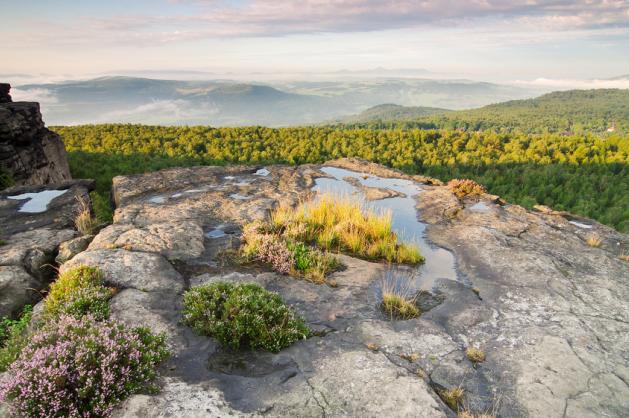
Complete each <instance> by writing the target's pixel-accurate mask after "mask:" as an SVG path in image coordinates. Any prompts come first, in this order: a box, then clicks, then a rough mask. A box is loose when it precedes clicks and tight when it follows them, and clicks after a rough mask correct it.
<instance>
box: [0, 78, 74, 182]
mask: <svg viewBox="0 0 629 418" xmlns="http://www.w3.org/2000/svg"><path fill="white" fill-rule="evenodd" d="M9 89H10V86H9V85H8V84H0V167H2V168H3V169H5V170H7V171H8V172H9V174H10V175H11V177H12V178H13V180H14V181H15V184H17V185H35V184H47V183H58V182H62V181H67V180H70V179H71V178H72V177H71V176H70V167H69V166H68V161H67V159H66V151H65V147H64V145H63V141H62V140H61V137H60V136H59V135H57V134H56V133H54V132H52V131H50V130H48V129H46V127H45V126H44V122H43V121H42V117H41V113H40V111H39V103H29V102H17V103H14V102H11V96H10V95H9Z"/></svg>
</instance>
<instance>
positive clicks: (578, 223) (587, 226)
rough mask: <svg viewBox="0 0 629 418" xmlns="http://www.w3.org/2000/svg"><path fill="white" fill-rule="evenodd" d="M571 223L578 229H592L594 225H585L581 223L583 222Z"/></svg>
mask: <svg viewBox="0 0 629 418" xmlns="http://www.w3.org/2000/svg"><path fill="white" fill-rule="evenodd" d="M569 223H571V224H572V225H574V226H576V227H577V228H581V229H592V225H588V224H584V223H581V222H577V221H569Z"/></svg>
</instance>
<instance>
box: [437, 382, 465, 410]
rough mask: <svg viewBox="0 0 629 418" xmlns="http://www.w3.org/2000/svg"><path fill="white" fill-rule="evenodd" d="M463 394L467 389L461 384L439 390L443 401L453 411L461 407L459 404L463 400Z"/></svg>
mask: <svg viewBox="0 0 629 418" xmlns="http://www.w3.org/2000/svg"><path fill="white" fill-rule="evenodd" d="M463 395H465V391H464V390H463V388H462V387H460V386H457V387H455V388H452V389H444V390H441V391H439V396H440V397H441V399H442V400H443V402H445V404H446V405H448V406H449V407H450V409H452V410H453V411H457V410H458V409H459V404H460V403H461V401H462V400H463Z"/></svg>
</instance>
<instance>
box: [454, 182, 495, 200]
mask: <svg viewBox="0 0 629 418" xmlns="http://www.w3.org/2000/svg"><path fill="white" fill-rule="evenodd" d="M448 188H449V189H450V191H452V193H454V194H455V195H456V197H458V198H459V199H463V198H464V197H466V196H480V195H482V194H484V193H486V192H487V190H485V187H483V186H482V185H480V184H478V183H476V182H475V181H474V180H469V179H463V180H461V179H452V180H450V181H449V182H448Z"/></svg>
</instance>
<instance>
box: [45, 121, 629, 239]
mask: <svg viewBox="0 0 629 418" xmlns="http://www.w3.org/2000/svg"><path fill="white" fill-rule="evenodd" d="M52 129H54V130H55V131H56V132H58V133H59V134H60V135H62V136H63V138H64V141H65V144H66V148H67V150H68V155H69V160H70V166H71V170H72V175H73V176H74V177H75V178H95V179H96V181H97V192H96V195H95V196H94V197H95V206H96V209H97V212H98V214H99V216H100V217H101V218H105V219H106V218H108V217H111V211H110V209H109V207H108V201H109V198H108V195H109V190H110V188H111V179H112V177H114V176H116V175H120V174H131V173H141V172H146V171H152V170H158V169H162V168H167V167H174V166H186V165H201V164H206V165H222V164H255V165H263V164H272V163H283V164H302V163H321V162H324V161H326V160H330V159H335V158H339V157H359V158H364V159H367V160H371V161H375V162H378V163H381V164H384V165H387V166H390V167H394V168H397V169H400V170H402V171H404V172H407V173H421V174H425V175H429V176H433V177H436V178H439V179H441V180H444V181H447V180H449V179H451V178H471V179H473V180H476V181H477V182H479V183H481V184H484V185H485V186H486V187H487V188H488V190H489V191H490V192H491V193H494V194H498V195H500V196H502V197H503V198H505V199H506V200H507V201H509V202H512V203H517V204H520V205H523V206H525V207H528V208H530V207H531V206H532V205H534V204H536V203H539V204H544V205H548V206H550V207H552V208H554V209H556V210H567V211H570V212H573V213H575V214H579V215H583V216H587V217H590V218H594V219H597V220H598V221H599V222H602V223H605V224H607V225H610V226H613V227H615V228H617V229H618V230H620V231H625V232H626V231H629V193H627V191H628V190H629V136H624V135H619V134H611V135H598V134H594V133H588V132H584V133H581V134H570V135H566V134H556V133H548V132H547V133H540V134H530V133H524V132H520V131H514V132H507V131H493V130H487V131H481V132H468V131H461V130H446V129H441V130H434V129H433V130H431V129H401V128H395V129H362V128H343V127H338V126H337V127H331V126H329V127H296V128H265V127H241V128H212V127H202V126H198V127H166V126H145V125H120V124H109V125H83V126H71V127H54V128H52Z"/></svg>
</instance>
